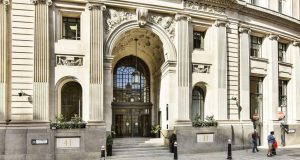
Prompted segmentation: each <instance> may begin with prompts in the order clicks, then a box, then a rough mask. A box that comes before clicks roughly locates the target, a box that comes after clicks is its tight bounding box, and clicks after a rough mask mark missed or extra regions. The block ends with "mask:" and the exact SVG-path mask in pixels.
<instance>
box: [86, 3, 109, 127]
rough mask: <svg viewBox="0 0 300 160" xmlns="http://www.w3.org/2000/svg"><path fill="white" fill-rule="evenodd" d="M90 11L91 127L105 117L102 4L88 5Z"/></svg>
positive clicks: (103, 7) (103, 8)
mask: <svg viewBox="0 0 300 160" xmlns="http://www.w3.org/2000/svg"><path fill="white" fill-rule="evenodd" d="M88 5H89V10H90V30H91V31H90V106H89V107H90V108H89V112H90V113H89V122H90V125H92V124H93V123H94V124H97V125H98V124H99V123H102V122H103V120H104V116H103V37H104V36H103V26H104V25H103V11H104V10H105V6H104V5H101V4H88Z"/></svg>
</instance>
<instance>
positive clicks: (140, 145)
mask: <svg viewBox="0 0 300 160" xmlns="http://www.w3.org/2000/svg"><path fill="white" fill-rule="evenodd" d="M151 147H165V146H164V145H161V144H132V145H115V144H113V146H112V148H113V149H118V148H151Z"/></svg>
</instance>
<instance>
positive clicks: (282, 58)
mask: <svg viewBox="0 0 300 160" xmlns="http://www.w3.org/2000/svg"><path fill="white" fill-rule="evenodd" d="M286 46H287V45H286V44H284V43H280V42H278V61H279V62H286V48H287V47H286Z"/></svg>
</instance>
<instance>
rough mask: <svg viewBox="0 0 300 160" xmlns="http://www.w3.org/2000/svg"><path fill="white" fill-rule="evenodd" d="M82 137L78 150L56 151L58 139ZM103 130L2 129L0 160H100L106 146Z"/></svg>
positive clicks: (61, 149)
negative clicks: (35, 141)
mask: <svg viewBox="0 0 300 160" xmlns="http://www.w3.org/2000/svg"><path fill="white" fill-rule="evenodd" d="M57 137H63V138H72V137H79V138H80V142H79V145H80V147H78V148H57V144H56V138H57ZM33 139H48V144H44V145H33V144H32V142H31V141H32V140H33ZM105 142H106V132H105V128H104V127H101V128H100V127H99V128H85V129H59V130H51V129H0V160H2V159H6V160H26V159H30V160H40V159H44V160H52V159H55V160H68V159H72V160H82V159H98V158H99V157H100V150H101V146H103V145H105Z"/></svg>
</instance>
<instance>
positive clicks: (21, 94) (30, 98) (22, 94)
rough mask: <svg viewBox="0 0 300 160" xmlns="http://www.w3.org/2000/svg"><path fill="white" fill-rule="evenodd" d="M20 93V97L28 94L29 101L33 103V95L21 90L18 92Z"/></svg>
mask: <svg viewBox="0 0 300 160" xmlns="http://www.w3.org/2000/svg"><path fill="white" fill-rule="evenodd" d="M18 95H19V97H22V96H28V98H27V99H28V102H29V103H32V97H31V95H29V94H27V93H25V92H24V91H22V90H20V92H19V93H18Z"/></svg>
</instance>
